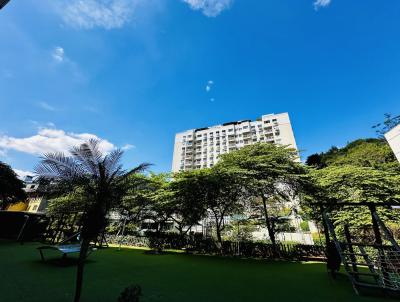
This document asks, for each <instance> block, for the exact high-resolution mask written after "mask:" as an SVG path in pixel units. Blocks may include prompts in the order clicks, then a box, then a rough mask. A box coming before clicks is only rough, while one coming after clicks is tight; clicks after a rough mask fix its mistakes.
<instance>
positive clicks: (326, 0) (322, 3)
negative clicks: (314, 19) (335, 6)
mask: <svg viewBox="0 0 400 302" xmlns="http://www.w3.org/2000/svg"><path fill="white" fill-rule="evenodd" d="M329 4H331V0H315V2H314V4H313V5H314V9H315V10H319V9H320V8H321V7H327V6H328V5H329Z"/></svg>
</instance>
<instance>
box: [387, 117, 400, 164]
mask: <svg viewBox="0 0 400 302" xmlns="http://www.w3.org/2000/svg"><path fill="white" fill-rule="evenodd" d="M385 138H386V140H387V141H388V143H389V145H390V147H391V148H392V150H393V152H394V154H395V155H396V157H397V160H398V161H400V125H398V126H397V127H395V128H393V129H392V130H390V131H389V132H388V133H386V134H385Z"/></svg>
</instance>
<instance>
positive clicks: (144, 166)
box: [125, 163, 153, 177]
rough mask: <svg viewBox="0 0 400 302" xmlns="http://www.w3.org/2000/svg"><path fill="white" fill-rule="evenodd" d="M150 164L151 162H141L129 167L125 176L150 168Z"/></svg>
mask: <svg viewBox="0 0 400 302" xmlns="http://www.w3.org/2000/svg"><path fill="white" fill-rule="evenodd" d="M152 165H153V164H150V163H141V164H140V165H138V166H137V167H135V168H133V169H131V170H130V171H129V172H128V173H126V174H125V176H126V177H128V176H130V175H133V174H137V173H140V172H144V171H146V170H147V169H148V168H150V167H151V166H152Z"/></svg>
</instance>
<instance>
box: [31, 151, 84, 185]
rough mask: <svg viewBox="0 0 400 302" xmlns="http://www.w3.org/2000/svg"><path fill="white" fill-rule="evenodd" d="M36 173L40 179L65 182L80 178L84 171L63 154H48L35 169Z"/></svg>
mask: <svg viewBox="0 0 400 302" xmlns="http://www.w3.org/2000/svg"><path fill="white" fill-rule="evenodd" d="M35 173H37V174H38V175H39V178H47V179H49V178H51V179H58V180H65V179H71V178H79V177H81V176H82V175H83V174H84V171H83V170H82V169H81V167H80V166H79V164H77V163H76V162H75V161H74V159H73V158H71V157H68V156H65V154H63V153H47V154H45V155H44V156H43V157H42V161H41V162H40V164H39V165H37V166H36V167H35Z"/></svg>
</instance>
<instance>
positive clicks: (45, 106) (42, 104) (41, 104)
mask: <svg viewBox="0 0 400 302" xmlns="http://www.w3.org/2000/svg"><path fill="white" fill-rule="evenodd" d="M38 106H39V107H40V108H42V109H44V110H47V111H56V110H57V109H56V107H54V106H52V105H50V104H49V103H46V102H39V103H38Z"/></svg>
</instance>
